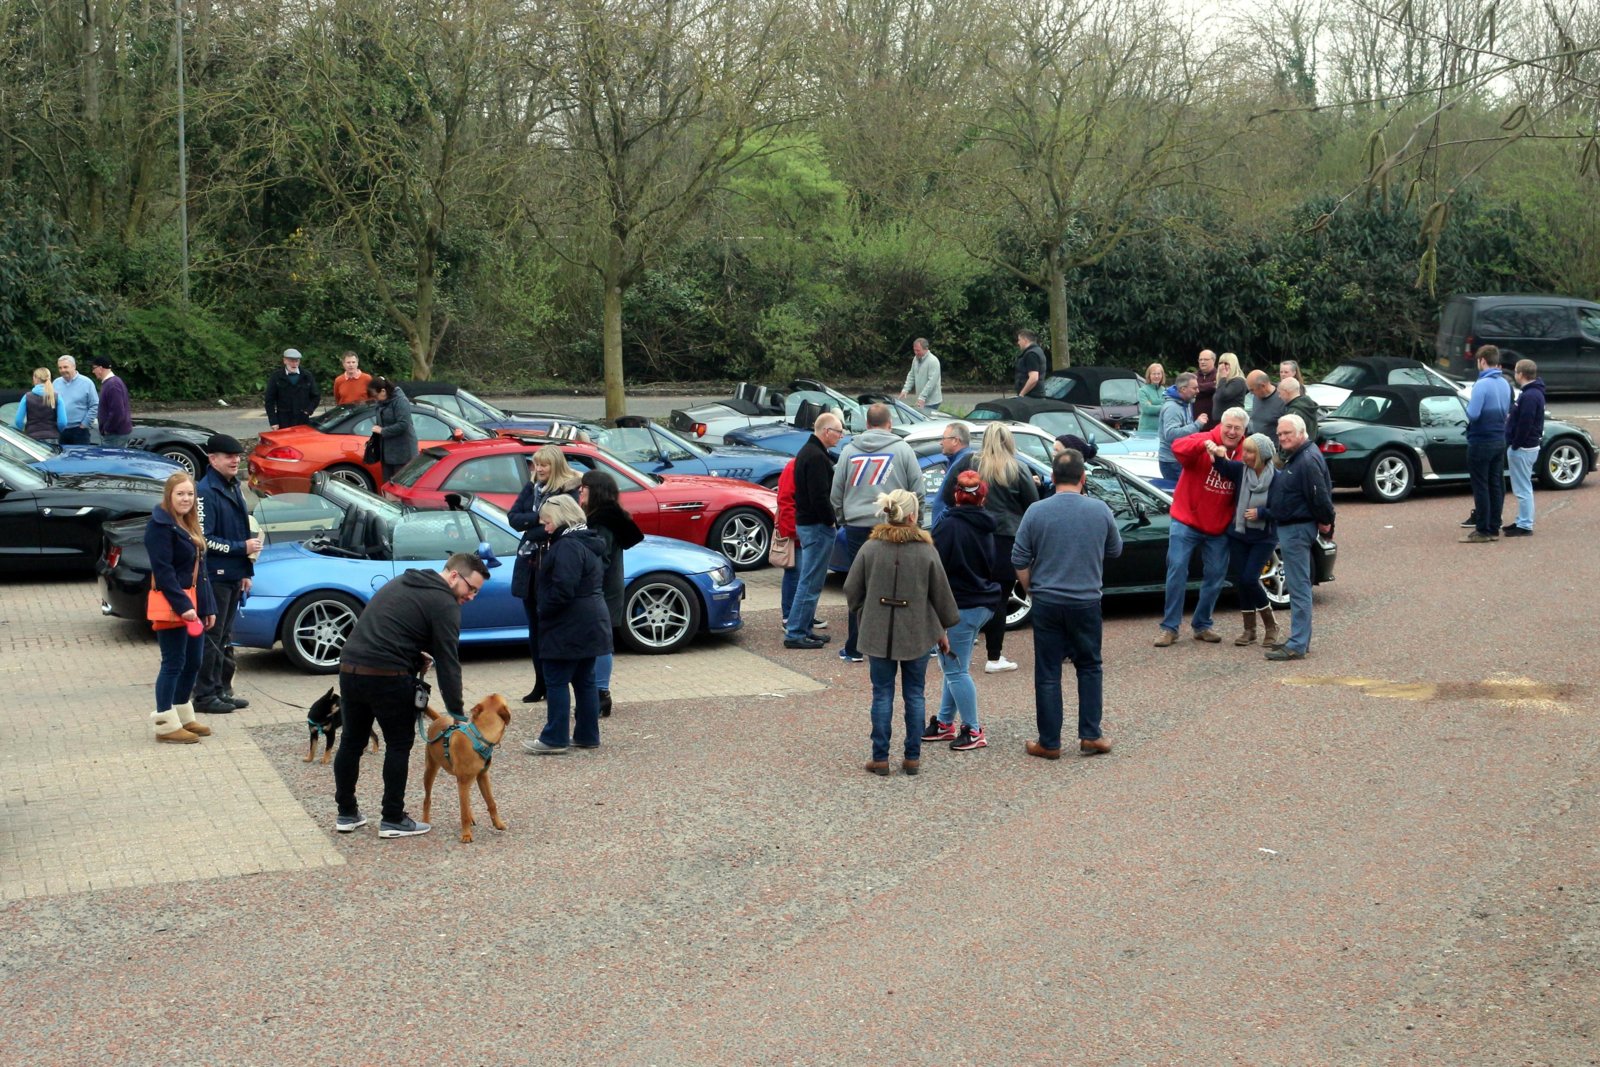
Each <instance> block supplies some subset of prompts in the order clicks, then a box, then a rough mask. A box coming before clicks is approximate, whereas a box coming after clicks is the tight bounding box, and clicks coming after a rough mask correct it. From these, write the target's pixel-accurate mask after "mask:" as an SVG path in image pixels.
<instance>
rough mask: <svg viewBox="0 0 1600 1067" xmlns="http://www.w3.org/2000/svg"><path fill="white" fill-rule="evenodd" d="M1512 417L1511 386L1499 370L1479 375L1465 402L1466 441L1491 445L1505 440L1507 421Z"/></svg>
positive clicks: (1493, 369) (1491, 370)
mask: <svg viewBox="0 0 1600 1067" xmlns="http://www.w3.org/2000/svg"><path fill="white" fill-rule="evenodd" d="M1510 414H1511V384H1510V383H1509V382H1507V381H1506V377H1505V375H1503V374H1501V373H1500V368H1499V367H1490V368H1488V369H1487V370H1485V371H1483V372H1482V373H1481V374H1479V375H1478V381H1477V383H1476V384H1475V385H1473V387H1472V399H1471V400H1469V401H1467V440H1468V441H1469V442H1471V441H1487V442H1490V443H1493V442H1497V441H1504V440H1505V439H1506V418H1507V416H1509V415H1510Z"/></svg>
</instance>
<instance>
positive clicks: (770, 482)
mask: <svg viewBox="0 0 1600 1067" xmlns="http://www.w3.org/2000/svg"><path fill="white" fill-rule="evenodd" d="M779 477H780V476H779V475H776V474H774V475H772V476H771V477H770V478H768V479H767V480H766V481H764V482H762V483H761V488H763V489H771V490H772V491H773V492H774V493H776V492H777V491H778V478H779Z"/></svg>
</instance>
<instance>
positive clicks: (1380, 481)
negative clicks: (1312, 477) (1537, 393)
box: [1317, 385, 1596, 504]
mask: <svg viewBox="0 0 1600 1067" xmlns="http://www.w3.org/2000/svg"><path fill="white" fill-rule="evenodd" d="M1317 437H1318V447H1320V448H1321V449H1322V455H1323V458H1324V459H1326V460H1327V462H1328V473H1329V474H1330V475H1331V476H1332V477H1333V484H1334V487H1335V488H1360V490H1361V491H1362V492H1363V493H1365V494H1366V496H1367V498H1368V499H1369V500H1376V501H1378V502H1380V503H1384V504H1394V503H1398V502H1399V501H1401V500H1404V499H1405V498H1406V497H1408V496H1410V495H1411V493H1412V491H1413V490H1414V489H1416V487H1417V486H1418V485H1430V484H1435V485H1436V484H1444V483H1449V482H1455V483H1464V482H1466V481H1468V477H1467V405H1466V402H1465V401H1464V400H1462V399H1461V395H1460V394H1459V393H1458V392H1457V391H1456V390H1454V389H1450V388H1445V387H1443V386H1435V385H1381V386H1371V387H1369V388H1366V389H1357V390H1355V391H1354V392H1352V393H1351V394H1350V395H1349V396H1348V397H1346V398H1345V401H1344V403H1342V404H1340V405H1339V406H1338V407H1337V408H1335V409H1334V412H1333V414H1332V415H1331V416H1329V417H1328V418H1327V419H1324V420H1323V421H1322V423H1321V424H1320V426H1319V427H1318V434H1317ZM1595 453H1596V449H1595V443H1594V438H1593V437H1590V436H1589V431H1587V430H1584V429H1581V428H1579V427H1577V426H1573V425H1572V424H1571V423H1566V422H1560V421H1558V420H1556V419H1546V420H1545V423H1544V443H1543V445H1542V446H1541V448H1540V450H1539V461H1538V463H1537V464H1536V465H1535V466H1534V473H1535V475H1536V476H1537V477H1538V479H1539V484H1540V485H1542V486H1543V487H1544V488H1546V489H1576V488H1577V487H1578V486H1580V485H1582V484H1583V480H1584V478H1585V477H1586V476H1587V475H1588V473H1589V472H1590V471H1591V470H1593V469H1594V466H1595Z"/></svg>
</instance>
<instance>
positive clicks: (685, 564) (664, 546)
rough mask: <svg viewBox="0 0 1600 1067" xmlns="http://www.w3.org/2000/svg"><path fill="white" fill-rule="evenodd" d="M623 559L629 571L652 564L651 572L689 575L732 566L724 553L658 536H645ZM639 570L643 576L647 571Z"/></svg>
mask: <svg viewBox="0 0 1600 1067" xmlns="http://www.w3.org/2000/svg"><path fill="white" fill-rule="evenodd" d="M622 559H623V566H624V568H625V569H626V570H627V571H628V572H633V571H634V570H635V569H636V568H635V566H634V564H635V563H636V562H639V563H648V569H649V570H660V569H678V570H682V571H683V572H684V573H685V574H703V573H705V572H706V571H713V570H716V569H717V568H718V567H726V566H728V559H727V557H726V556H724V555H723V554H722V553H721V552H713V551H711V549H709V548H702V547H701V546H699V545H691V544H690V543H689V542H687V541H675V540H673V539H672V538H670V537H658V536H657V535H655V534H645V536H644V540H643V541H641V542H639V544H638V546H637V547H635V548H630V549H628V551H627V552H625V553H623V556H622ZM637 569H638V570H639V571H640V572H641V573H642V572H643V570H644V569H646V568H643V567H640V568H637ZM630 576H631V575H630Z"/></svg>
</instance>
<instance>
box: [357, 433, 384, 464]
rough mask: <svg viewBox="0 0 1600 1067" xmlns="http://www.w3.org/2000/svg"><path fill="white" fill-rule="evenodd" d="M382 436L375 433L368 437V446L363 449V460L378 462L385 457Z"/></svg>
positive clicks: (364, 461) (365, 461)
mask: <svg viewBox="0 0 1600 1067" xmlns="http://www.w3.org/2000/svg"><path fill="white" fill-rule="evenodd" d="M381 440H382V439H381V438H380V437H379V436H378V435H377V434H373V435H372V436H371V437H369V438H367V447H366V448H364V449H362V450H361V462H363V463H377V462H379V461H380V460H382V459H383V445H382V443H381Z"/></svg>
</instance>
